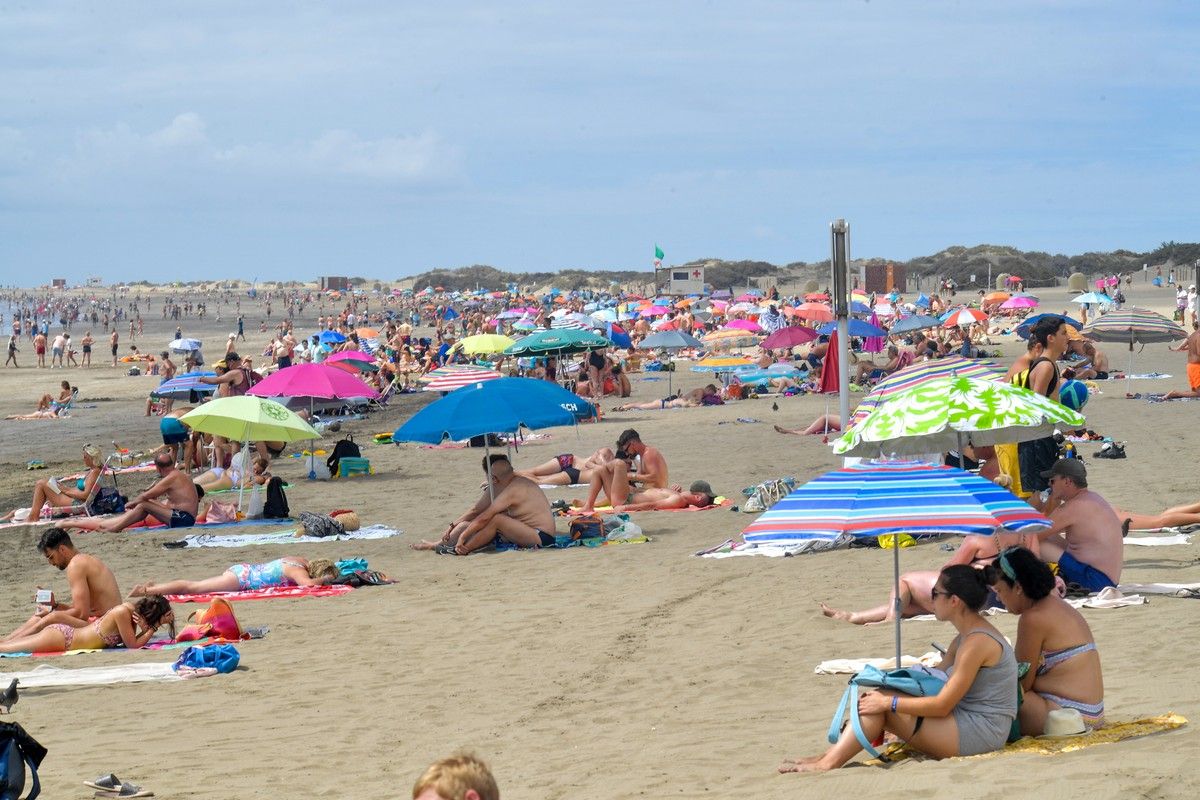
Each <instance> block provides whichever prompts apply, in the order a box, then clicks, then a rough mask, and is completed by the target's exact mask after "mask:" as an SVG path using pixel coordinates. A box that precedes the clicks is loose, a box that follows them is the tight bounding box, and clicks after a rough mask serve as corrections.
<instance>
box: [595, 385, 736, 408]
mask: <svg viewBox="0 0 1200 800" xmlns="http://www.w3.org/2000/svg"><path fill="white" fill-rule="evenodd" d="M720 396H721V395H720V390H719V389H717V387H716V384H712V383H710V384H708V385H707V386H702V387H700V388H699V389H692V390H691V391H690V392H684V393H682V394H681V395H679V396H678V397H664V398H663V399H662V400H650V401H648V402H645V403H626V404H624V405H620V406H616V407H614V408H613V411H658V410H660V409H664V408H699V407H700V406H702V405H704V398H705V397H718V398H719V397H720ZM713 405H718V404H717V403H713Z"/></svg>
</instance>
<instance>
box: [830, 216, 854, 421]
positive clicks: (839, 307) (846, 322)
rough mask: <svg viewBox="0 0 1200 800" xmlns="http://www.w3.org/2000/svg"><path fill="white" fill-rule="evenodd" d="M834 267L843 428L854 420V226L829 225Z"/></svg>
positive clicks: (838, 223)
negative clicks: (850, 266) (850, 257)
mask: <svg viewBox="0 0 1200 800" xmlns="http://www.w3.org/2000/svg"><path fill="white" fill-rule="evenodd" d="M829 233H830V259H829V263H830V267H831V269H832V270H833V313H834V315H835V316H836V317H837V334H838V349H837V355H838V412H839V413H840V415H841V420H842V425H845V424H846V421H847V420H849V419H850V288H849V283H850V281H849V274H848V265H847V261H848V251H849V237H850V226H849V225H847V224H846V220H844V219H837V220H834V221H833V222H832V223H831V224H830V226H829Z"/></svg>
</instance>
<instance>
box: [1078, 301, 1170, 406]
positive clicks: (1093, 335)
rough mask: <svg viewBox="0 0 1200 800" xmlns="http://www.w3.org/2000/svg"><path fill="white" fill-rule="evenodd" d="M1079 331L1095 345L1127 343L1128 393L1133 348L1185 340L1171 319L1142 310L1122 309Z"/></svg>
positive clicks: (1126, 380) (1126, 373)
mask: <svg viewBox="0 0 1200 800" xmlns="http://www.w3.org/2000/svg"><path fill="white" fill-rule="evenodd" d="M1079 332H1080V333H1081V334H1083V335H1084V336H1086V337H1088V338H1089V339H1094V340H1096V341H1097V342H1121V343H1124V342H1128V343H1129V369H1128V370H1126V372H1125V391H1126V392H1128V391H1129V375H1130V373H1132V372H1133V346H1134V345H1135V344H1140V345H1147V344H1151V343H1154V342H1174V341H1178V340H1179V339H1186V338H1187V332H1186V331H1185V330H1184V329H1183V328H1181V327H1179V326H1178V325H1176V324H1175V323H1174V322H1172V321H1171V320H1169V319H1167V318H1166V317H1164V316H1162V315H1161V314H1155V313H1154V312H1153V311H1148V310H1146V309H1144V308H1136V307H1131V308H1123V309H1121V310H1120V311H1113V312H1110V313H1108V314H1105V315H1104V316H1102V317H1098V318H1096V319H1094V320H1092V321H1091V322H1089V323H1088V324H1087V325H1084V326H1083V327H1082V328H1080V330H1079Z"/></svg>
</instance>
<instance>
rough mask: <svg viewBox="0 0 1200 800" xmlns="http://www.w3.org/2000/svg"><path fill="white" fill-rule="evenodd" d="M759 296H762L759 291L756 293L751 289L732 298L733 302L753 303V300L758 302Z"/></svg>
mask: <svg viewBox="0 0 1200 800" xmlns="http://www.w3.org/2000/svg"><path fill="white" fill-rule="evenodd" d="M761 296H762V293H761V292H759V293H758V294H755V293H754V292H752V291H751V292H744V293H742V294H740V295H738V296H737V297H736V298H735V299H734V302H736V303H755V302H758V298H759V297H761Z"/></svg>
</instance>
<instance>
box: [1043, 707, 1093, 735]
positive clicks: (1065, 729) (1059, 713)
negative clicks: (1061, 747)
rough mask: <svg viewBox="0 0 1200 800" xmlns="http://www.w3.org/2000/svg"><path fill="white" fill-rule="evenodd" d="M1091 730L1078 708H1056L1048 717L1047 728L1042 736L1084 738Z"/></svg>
mask: <svg viewBox="0 0 1200 800" xmlns="http://www.w3.org/2000/svg"><path fill="white" fill-rule="evenodd" d="M1090 731H1091V729H1090V728H1089V727H1088V726H1087V725H1086V724H1084V721H1083V714H1080V713H1079V709H1077V708H1056V709H1054V710H1053V711H1051V712H1050V713H1049V714H1047V715H1046V727H1045V728H1044V730H1043V732H1042V736H1044V737H1050V738H1060V737H1064V736H1082V735H1083V734H1085V733H1088V732H1090Z"/></svg>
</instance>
